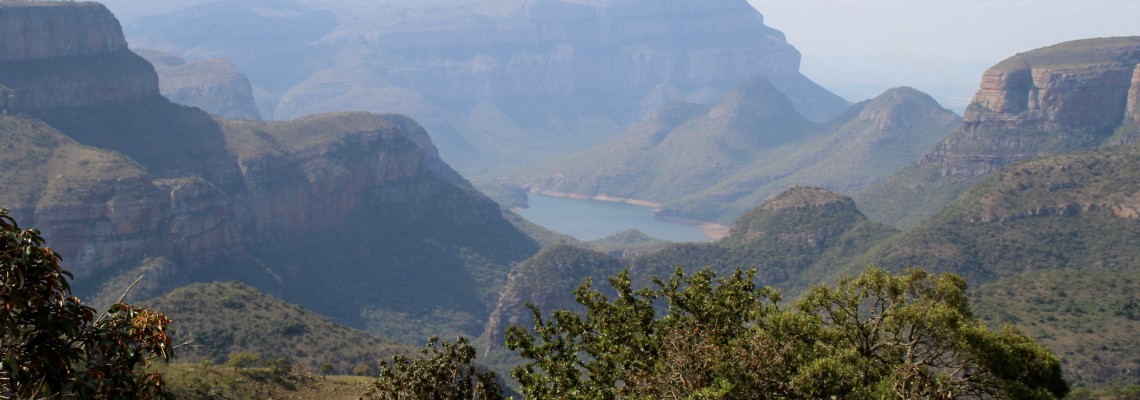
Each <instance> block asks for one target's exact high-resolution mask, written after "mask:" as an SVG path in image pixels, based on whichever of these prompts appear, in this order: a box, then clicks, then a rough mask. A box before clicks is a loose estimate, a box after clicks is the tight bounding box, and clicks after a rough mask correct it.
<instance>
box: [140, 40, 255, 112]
mask: <svg viewBox="0 0 1140 400" xmlns="http://www.w3.org/2000/svg"><path fill="white" fill-rule="evenodd" d="M134 52H135V53H136V54H138V55H140V56H142V57H143V58H145V59H146V60H147V61H149V62H150V63H151V64H152V65H154V69H155V72H157V73H158V86H159V90H160V91H161V92H162V95H163V96H166V98H168V99H170V101H173V102H175V103H178V104H183V105H187V106H192V107H198V108H201V109H202V110H203V111H206V112H208V113H210V114H214V115H217V116H219V117H222V118H225V119H240V120H260V119H261V113H260V112H259V111H258V110H257V104H256V103H255V102H254V100H253V85H251V84H250V83H249V78H247V77H246V76H245V74H243V73H242V72H241V71H240V70H238V68H237V66H235V65H233V63H230V62H229V61H227V60H223V59H220V58H211V59H206V60H198V61H186V60H183V59H181V58H178V57H177V56H174V55H172V54H168V53H163V52H160V51H155V50H143V49H135V50H134Z"/></svg>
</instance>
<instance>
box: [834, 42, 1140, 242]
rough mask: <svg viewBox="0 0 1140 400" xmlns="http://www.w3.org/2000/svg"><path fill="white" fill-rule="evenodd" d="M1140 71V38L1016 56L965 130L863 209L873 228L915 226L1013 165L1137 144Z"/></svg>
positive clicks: (969, 114) (977, 99)
mask: <svg viewBox="0 0 1140 400" xmlns="http://www.w3.org/2000/svg"><path fill="white" fill-rule="evenodd" d="M1138 67H1140V37H1119V38H1099V39H1086V40H1076V41H1072V42H1066V43H1061V44H1057V45H1053V46H1049V47H1044V48H1041V49H1037V50H1033V51H1029V52H1025V53H1021V54H1018V55H1015V56H1013V57H1010V58H1009V59H1007V60H1005V61H1002V62H1001V63H998V64H997V65H995V66H993V67H991V68H990V69H989V70H987V71H986V73H985V74H984V75H983V76H982V80H981V85H980V89H979V90H978V93H977V94H976V95H975V96H974V99H973V101H972V102H971V104H970V106H969V107H967V108H966V113H965V116H964V119H963V123H962V125H961V126H960V127H959V128H958V129H956V130H955V131H954V132H953V133H951V134H950V135H949V136H947V137H946V139H945V140H943V141H942V142H941V143H938V144H937V145H935V146H934V148H933V149H931V150H930V151H929V152H928V153H926V154H925V155H923V156H922V157H921V159H920V160H919V162H918V164H917V165H914V166H911V167H907V169H905V170H903V171H901V172H899V173H897V174H895V176H892V177H890V178H887V179H886V180H884V181H883V183H881V184H878V185H876V186H873V187H871V188H868V189H867V190H865V191H864V192H862V193H859V194H858V195H857V197H856V201H858V202H859V204H860V207H861V208H862V209H863V210H864V212H866V213H867V215H868V216H869V217H871V219H873V220H876V221H882V222H886V223H891V224H896V225H898V226H908V225H912V224H915V223H917V222H918V221H920V220H922V219H923V218H925V217H928V216H931V215H933V214H934V213H935V212H937V211H938V210H940V209H941V208H942V207H944V206H945V205H947V204H949V203H950V202H951V201H953V200H954V198H955V197H957V196H958V195H959V194H961V193H962V192H963V191H965V190H966V189H967V188H969V186H970V185H971V184H973V183H974V182H976V181H977V180H978V179H980V177H982V176H985V175H987V174H989V173H991V172H993V171H996V170H998V169H1000V168H1002V167H1003V166H1005V165H1009V164H1011V163H1014V162H1018V161H1022V160H1027V159H1031V158H1035V157H1041V156H1049V155H1056V154H1062V153H1066V152H1071V151H1079V150H1087V149H1092V148H1096V147H1100V146H1105V145H1114V144H1121V143H1129V142H1132V141H1135V139H1136V138H1137V137H1138V136H1140V130H1137V129H1136V128H1135V126H1136V125H1134V124H1133V122H1132V121H1134V120H1135V118H1136V115H1137V114H1136V112H1135V109H1136V106H1135V104H1137V103H1136V101H1135V99H1136V98H1137V95H1136V93H1137V91H1138V90H1140V89H1138V88H1137V83H1140V78H1138V75H1137V68H1138Z"/></svg>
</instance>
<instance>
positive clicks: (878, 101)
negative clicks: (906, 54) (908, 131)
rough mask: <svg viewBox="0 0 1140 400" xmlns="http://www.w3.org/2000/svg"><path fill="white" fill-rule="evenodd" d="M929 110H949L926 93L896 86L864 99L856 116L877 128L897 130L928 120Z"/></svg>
mask: <svg viewBox="0 0 1140 400" xmlns="http://www.w3.org/2000/svg"><path fill="white" fill-rule="evenodd" d="M931 111H934V112H940V111H943V112H945V113H949V112H950V111H949V110H945V109H944V108H943V107H942V105H940V104H938V102H937V101H936V100H934V98H933V97H930V95H928V94H926V93H923V92H921V91H918V90H917V89H914V88H911V87H897V88H893V89H889V90H887V91H886V92H883V94H881V95H879V96H877V97H875V98H874V99H871V100H868V101H866V102H865V103H864V106H863V107H862V109H861V111H860V112H859V115H858V116H857V117H856V118H857V119H858V120H860V121H864V122H871V123H873V125H874V126H875V128H877V129H879V130H897V129H905V128H909V127H913V126H914V125H917V124H920V123H923V122H924V121H927V120H929V113H930V112H931Z"/></svg>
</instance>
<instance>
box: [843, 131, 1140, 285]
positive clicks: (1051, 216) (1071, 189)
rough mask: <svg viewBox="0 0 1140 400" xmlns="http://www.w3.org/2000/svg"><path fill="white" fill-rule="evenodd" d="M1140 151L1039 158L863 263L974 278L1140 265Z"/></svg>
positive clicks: (991, 181) (982, 186)
mask: <svg viewBox="0 0 1140 400" xmlns="http://www.w3.org/2000/svg"><path fill="white" fill-rule="evenodd" d="M1138 174H1140V147H1138V146H1136V145H1128V146H1117V147H1110V148H1106V149H1101V150H1096V151H1091V152H1082V153H1072V154H1065V155H1060V156H1054V157H1044V158H1037V159H1033V160H1030V161H1025V162H1021V163H1017V164H1013V165H1010V166H1007V167H1005V168H1003V169H1002V170H1000V171H998V172H995V173H993V174H991V175H989V176H987V177H986V178H984V179H983V180H981V181H980V182H978V183H977V184H975V185H974V186H973V187H971V188H970V189H969V190H968V191H966V192H965V193H963V194H962V195H961V196H959V197H958V198H957V199H956V200H955V201H954V202H953V203H951V204H950V205H949V206H947V207H946V208H945V209H944V210H943V211H941V212H939V213H938V214H937V215H936V216H934V217H932V218H930V219H928V220H926V221H924V222H922V223H921V224H919V225H917V226H915V227H914V228H912V229H909V230H907V231H906V232H905V233H903V234H900V235H899V236H897V237H894V238H892V239H891V240H889V241H887V242H885V243H882V244H881V245H879V246H876V248H875V250H873V251H871V252H870V253H868V254H867V255H866V256H865V257H863V258H862V260H864V261H866V262H874V263H875V264H879V265H882V266H885V267H892V268H894V267H904V266H923V267H924V268H928V269H930V270H932V271H950V272H956V273H959V274H962V275H964V276H966V277H967V278H968V279H969V280H970V281H971V282H972V283H981V282H991V281H994V280H996V279H1000V278H1004V277H1008V276H1011V275H1014V274H1017V273H1021V272H1026V271H1034V270H1044V269H1050V268H1073V269H1086V268H1111V269H1125V270H1129V269H1135V268H1140V265H1138V264H1137V263H1136V261H1135V260H1136V257H1137V256H1140V254H1135V253H1136V250H1137V249H1140V241H1138V238H1140V226H1138V225H1137V224H1136V219H1137V217H1138V216H1140V189H1138V187H1137V185H1136V183H1135V182H1136V181H1137V177H1138Z"/></svg>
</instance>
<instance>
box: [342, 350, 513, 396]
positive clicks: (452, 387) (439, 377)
mask: <svg viewBox="0 0 1140 400" xmlns="http://www.w3.org/2000/svg"><path fill="white" fill-rule="evenodd" d="M422 353H423V354H424V355H425V356H426V358H423V359H410V358H408V357H406V356H403V355H397V356H394V357H392V361H391V363H388V362H387V361H385V362H381V364H380V377H379V379H377V380H376V382H374V383H373V384H372V388H371V389H369V390H368V392H366V393H365V394H364V396H362V398H364V399H375V400H401V399H409V400H411V399H440V400H444V399H464V400H492V399H502V398H503V395H502V393H503V389H502V387H500V386H499V382H498V381H497V380H496V379H495V373H494V372H490V371H484V372H480V371H479V370H478V369H477V368H476V367H475V366H474V365H472V362H473V361H474V360H475V348H473V347H471V345H470V344H469V343H468V342H467V339H466V338H463V337H460V338H459V339H458V340H456V341H455V343H451V342H446V341H445V342H443V344H442V345H441V346H440V343H439V338H438V337H435V336H432V337H431V338H430V339H428V344H427V346H425V347H424V348H423V350H422Z"/></svg>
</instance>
